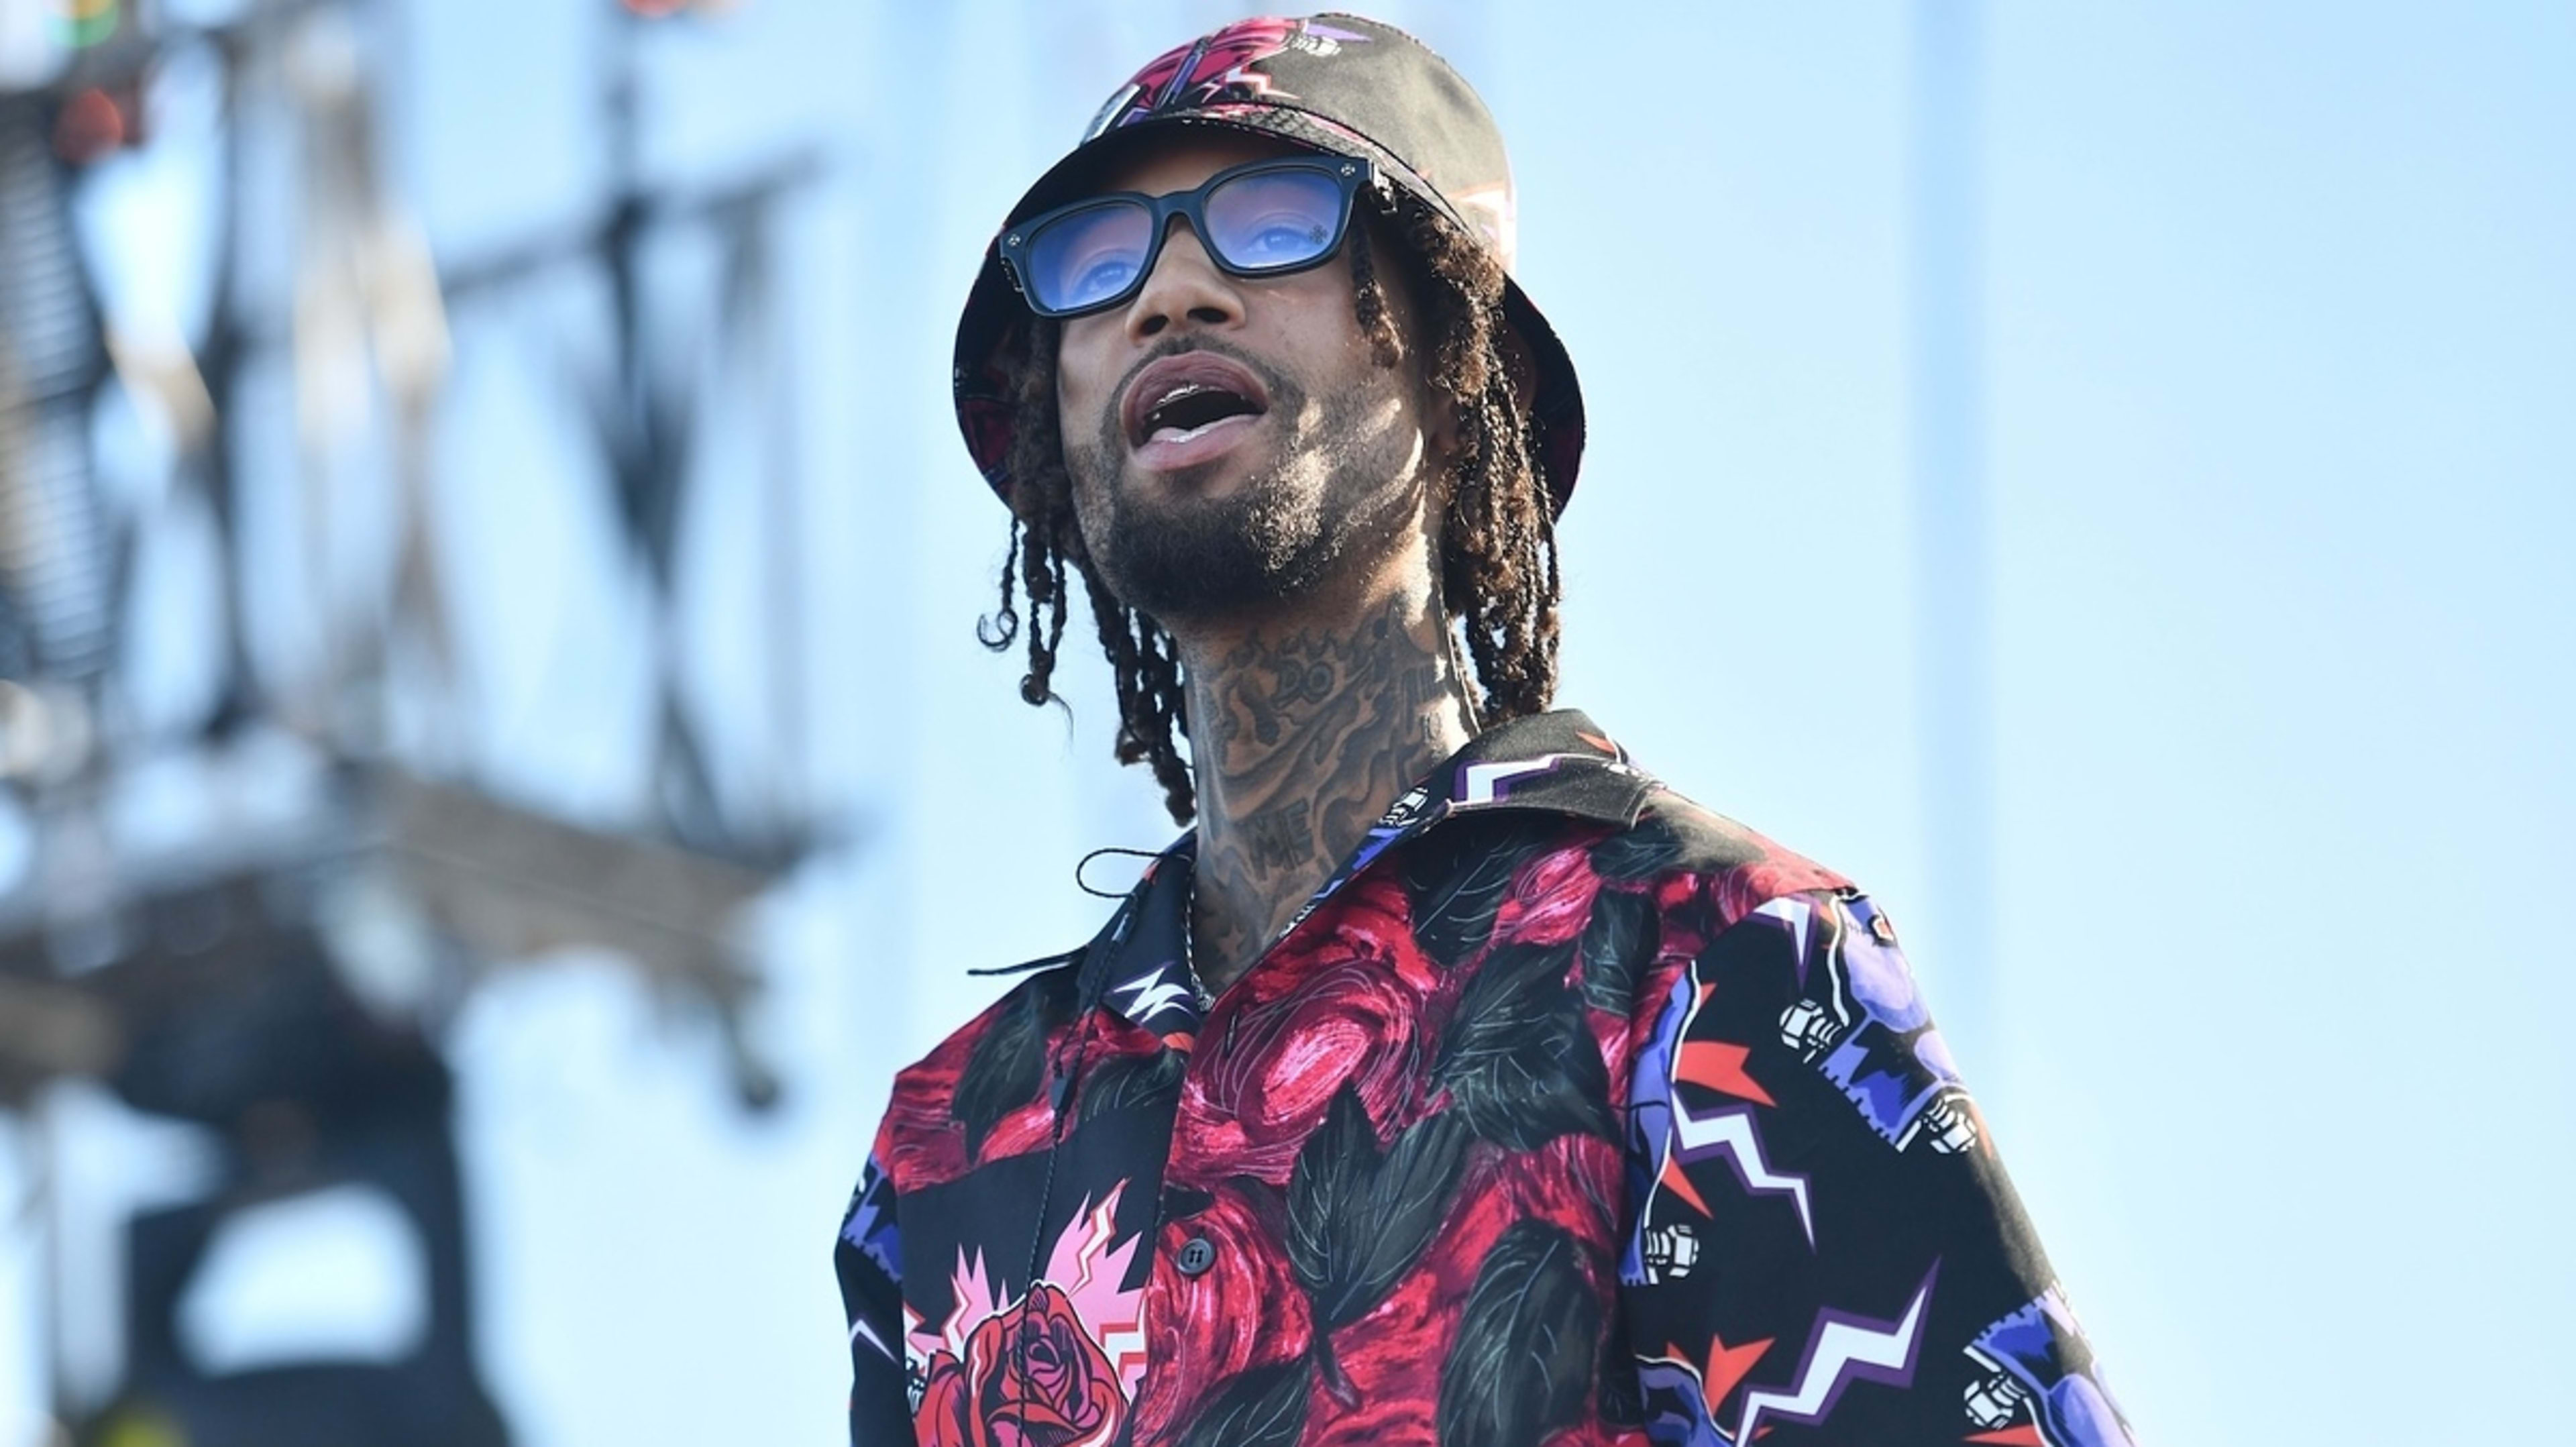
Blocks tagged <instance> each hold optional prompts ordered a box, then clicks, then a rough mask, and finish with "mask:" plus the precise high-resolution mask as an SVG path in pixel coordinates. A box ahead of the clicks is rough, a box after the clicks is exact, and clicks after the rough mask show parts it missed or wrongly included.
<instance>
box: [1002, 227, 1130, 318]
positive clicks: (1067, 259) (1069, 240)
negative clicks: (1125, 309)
mask: <svg viewBox="0 0 2576 1447" xmlns="http://www.w3.org/2000/svg"><path fill="white" fill-rule="evenodd" d="M1152 240H1153V218H1152V216H1151V215H1150V214H1149V213H1148V212H1147V211H1146V209H1145V208H1144V206H1142V205H1141V204H1139V203H1137V202H1134V201H1109V202H1104V203H1102V204H1101V205H1098V206H1093V207H1090V208H1087V209H1085V210H1081V211H1076V212H1073V213H1071V214H1070V215H1065V216H1059V217H1057V218H1055V219H1054V220H1052V221H1049V222H1047V223H1046V224H1045V225H1044V226H1042V227H1040V228H1038V230H1037V231H1035V232H1033V233H1032V234H1031V235H1030V236H1029V244H1028V258H1027V261H1026V266H1027V275H1026V277H1025V278H1024V279H1025V281H1026V282H1027V284H1028V288H1029V294H1030V295H1031V296H1032V297H1034V298H1035V299H1036V301H1037V303H1038V304H1039V305H1040V306H1043V307H1046V308H1047V309H1049V310H1051V311H1078V310H1080V309H1081V308H1083V307H1087V306H1097V305H1099V304H1100V303H1102V302H1105V301H1111V300H1114V299H1115V298H1116V297H1117V296H1118V294H1119V293H1120V292H1122V291H1125V290H1126V289H1127V288H1128V287H1130V286H1133V285H1135V283H1136V274H1137V272H1138V271H1139V270H1140V269H1141V268H1142V267H1143V266H1144V263H1145V248H1146V247H1147V246H1148V245H1149V244H1150V243H1151V242H1152Z"/></svg>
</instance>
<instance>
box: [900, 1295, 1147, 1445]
mask: <svg viewBox="0 0 2576 1447" xmlns="http://www.w3.org/2000/svg"><path fill="white" fill-rule="evenodd" d="M913 1423H914V1430H915V1431H917V1432H919V1433H920V1434H922V1436H921V1440H922V1441H924V1442H927V1443H930V1444H932V1447H1108V1444H1109V1442H1110V1441H1111V1439H1113V1438H1115V1437H1116V1436H1117V1435H1118V1431H1119V1429H1120V1428H1122V1427H1124V1426H1125V1425H1126V1424H1127V1397H1126V1394H1125V1393H1124V1392H1122V1391H1120V1390H1119V1387H1118V1373H1117V1372H1116V1370H1114V1369H1113V1368H1112V1367H1111V1366H1110V1364H1109V1357H1108V1354H1107V1353H1105V1352H1103V1351H1101V1349H1100V1346H1099V1344H1098V1343H1097V1342H1094V1341H1093V1340H1092V1339H1091V1336H1090V1334H1089V1333H1088V1332H1085V1331H1084V1330H1083V1328H1082V1319H1081V1318H1080V1317H1078V1316H1076V1315H1075V1314H1074V1310H1073V1303H1072V1302H1070V1301H1068V1300H1066V1299H1065V1295H1064V1293H1063V1292H1061V1291H1058V1290H1057V1289H1056V1288H1055V1287H1053V1286H1051V1285H1049V1284H1048V1283H1046V1282H1043V1281H1041V1282H1039V1283H1038V1284H1037V1285H1035V1286H1033V1287H1031V1288H1029V1295H1028V1300H1026V1301H1025V1302H1022V1303H1021V1304H1020V1305H1017V1306H1014V1307H1012V1308H1010V1309H1009V1310H1007V1311H1002V1312H997V1313H995V1314H994V1315H992V1316H988V1317H986V1318H984V1320H983V1321H981V1322H980V1323H978V1324H977V1325H976V1327H975V1333H974V1335H973V1336H970V1337H968V1338H967V1340H966V1359H965V1361H963V1362H960V1361H958V1360H957V1359H956V1358H955V1357H953V1356H950V1355H949V1354H948V1353H946V1352H934V1353H932V1354H931V1358H930V1380H929V1384H928V1386H927V1387H925V1388H924V1389H923V1391H922V1394H921V1407H920V1409H919V1410H918V1411H916V1412H915V1413H914V1414H913Z"/></svg>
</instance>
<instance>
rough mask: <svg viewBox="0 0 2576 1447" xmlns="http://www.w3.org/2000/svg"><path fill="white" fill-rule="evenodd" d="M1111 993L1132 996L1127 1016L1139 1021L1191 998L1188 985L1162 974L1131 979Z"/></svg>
mask: <svg viewBox="0 0 2576 1447" xmlns="http://www.w3.org/2000/svg"><path fill="white" fill-rule="evenodd" d="M1111 993H1113V994H1119V995H1126V996H1129V997H1130V1004H1129V1006H1128V1009H1127V1018H1128V1019H1130V1020H1137V1021H1143V1020H1147V1019H1150V1018H1152V1017H1153V1015H1154V1014H1155V1012H1157V1011H1161V1010H1169V1009H1171V1008H1173V1007H1174V1006H1176V1005H1180V1004H1184V1003H1186V1002H1187V1001H1188V1000H1189V998H1190V990H1189V987H1188V986H1187V985H1184V984H1182V983H1180V982H1179V981H1177V980H1174V979H1173V978H1171V977H1170V976H1168V975H1162V974H1153V975H1147V976H1145V977H1144V978H1143V979H1139V980H1131V981H1129V982H1128V983H1126V984H1124V985H1120V986H1118V987H1117V988H1116V989H1115V990H1114V991H1112V992H1111Z"/></svg>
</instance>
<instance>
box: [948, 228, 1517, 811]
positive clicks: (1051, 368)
mask: <svg viewBox="0 0 2576 1447" xmlns="http://www.w3.org/2000/svg"><path fill="white" fill-rule="evenodd" d="M1394 224H1395V226H1397V227H1399V228H1400V239H1401V240H1402V241H1403V242H1404V243H1405V247H1404V251H1405V254H1404V256H1403V257H1401V258H1400V261H1401V264H1404V265H1405V266H1406V269H1407V272H1408V275H1409V279H1410V280H1411V281H1412V282H1413V286H1412V292H1413V294H1414V296H1415V297H1417V298H1418V299H1419V302H1420V312H1421V323H1422V330H1423V336H1424V338H1425V339H1426V340H1427V342H1428V346H1427V347H1426V348H1425V354H1426V355H1427V356H1428V358H1429V371H1428V380H1429V382H1430V386H1431V389H1432V392H1433V393H1434V395H1435V398H1436V399H1437V400H1439V401H1442V402H1445V403H1447V404H1448V405H1449V406H1450V407H1451V408H1452V409H1454V410H1455V412H1456V415H1457V418H1458V450H1457V453H1456V455H1455V457H1454V458H1453V459H1452V461H1451V466H1450V472H1449V478H1448V488H1447V497H1446V505H1445V511H1444V512H1443V514H1442V519H1441V528H1440V587H1441V596H1442V598H1443V600H1444V602H1445V603H1446V604H1447V605H1448V606H1449V607H1450V608H1451V609H1452V610H1453V612H1454V615H1455V617H1454V621H1455V623H1456V625H1457V626H1458V628H1459V629H1460V631H1461V633H1462V634H1463V636H1464V638H1465V640H1466V644H1467V653H1468V656H1469V657H1470V658H1471V659H1473V660H1474V663H1475V673H1476V685H1477V689H1476V691H1477V695H1478V696H1477V702H1476V711H1477V714H1478V715H1479V716H1480V717H1482V718H1484V719H1486V720H1488V721H1489V722H1500V721H1503V720H1506V719H1514V718H1520V717H1524V716H1526V715H1529V714H1533V713H1537V712H1539V711H1541V710H1542V709H1545V708H1546V707H1547V706H1548V700H1549V698H1550V696H1551V695H1553V694H1554V692H1555V691H1556V649H1557V598H1558V593H1559V591H1560V577H1559V574H1558V571H1557V556H1556V524H1555V511H1554V509H1553V507H1552V506H1551V505H1550V503H1549V499H1548V495H1547V484H1546V481H1545V479H1544V478H1542V477H1541V475H1540V473H1539V470H1538V465H1537V461H1536V459H1537V455H1538V445H1537V440H1536V439H1535V438H1534V437H1533V436H1532V434H1531V428H1530V421H1529V418H1528V415H1527V413H1526V412H1525V410H1524V409H1523V407H1522V405H1521V402H1520V398H1519V396H1518V394H1517V392H1516V391H1515V388H1514V385H1513V381H1514V378H1513V371H1512V358H1511V356H1510V354H1509V351H1508V346H1507V337H1508V332H1507V331H1506V330H1505V325H1504V319H1503V268H1502V265H1501V263H1500V262H1498V261H1496V260H1495V259H1494V256H1493V254H1492V253H1491V252H1489V251H1487V250H1486V249H1485V248H1483V247H1482V246H1479V245H1477V244H1476V243H1474V242H1472V241H1470V240H1469V239H1467V238H1466V237H1465V236H1464V235H1461V234H1460V233H1459V232H1457V231H1456V230H1454V229H1452V228H1451V227H1450V226H1448V225H1447V224H1445V223H1444V222H1442V221H1441V220H1439V219H1438V218H1437V217H1435V216H1433V215H1432V214H1430V213H1429V212H1428V211H1425V210H1423V209H1421V208H1419V207H1410V206H1408V207H1406V208H1405V209H1404V211H1403V212H1402V214H1401V216H1400V217H1399V218H1398V219H1397V220H1396V222H1395V223H1394ZM1369 231H1370V228H1369V227H1368V226H1366V225H1361V226H1355V227H1353V228H1351V234H1350V238H1349V240H1348V242H1347V243H1346V245H1347V246H1348V248H1349V250H1350V257H1351V277H1352V283H1353V288H1352V289H1353V292H1354V297H1355V300H1354V310H1355V311H1356V313H1357V320H1358V322H1359V327H1360V332H1361V335H1363V336H1365V337H1367V338H1368V339H1369V343H1370V348H1371V350H1372V352H1373V353H1374V354H1375V356H1376V358H1377V361H1378V364H1379V365H1380V366H1388V367H1391V366H1394V365H1396V363H1397V361H1398V360H1399V359H1400V357H1401V355H1402V354H1401V352H1400V351H1399V347H1398V341H1397V338H1396V334H1395V322H1394V319H1393V318H1392V317H1391V316H1389V315H1388V312H1387V305H1386V293H1385V289H1384V288H1383V286H1381V284H1380V283H1379V280H1378V275H1377V260H1376V258H1375V257H1374V256H1373V255H1372V250H1373V248H1372V247H1371V245H1370V243H1369ZM1061 337H1062V330H1061V324H1060V323H1058V322H1056V321H1053V320H1051V319H1048V318H1044V317H1035V318H1031V319H1030V322H1029V325H1028V328H1027V332H1026V335H1025V337H1024V341H1023V347H1024V350H1023V351H1022V353H1021V355H1020V356H1019V358H1018V359H1017V361H1016V364H1015V366H1014V369H1013V371H1014V376H1013V385H1012V390H1011V456H1010V464H1009V465H1010V476H1011V514H1012V515H1011V541H1010V550H1009V552H1008V553H1007V554H1006V555H1005V556H1004V558H1003V561H1002V572H1001V595H1002V596H1001V606H1000V607H999V608H998V609H996V610H995V611H994V612H993V613H992V614H990V615H988V616H987V617H985V618H983V619H981V620H979V621H978V623H977V625H976V636H977V637H978V638H979V639H980V640H982V642H983V644H984V646H985V647H987V648H990V649H992V650H994V651H995V652H997V653H998V652H1002V651H1004V650H1006V649H1008V648H1010V647H1011V646H1012V645H1013V643H1014V642H1018V641H1021V639H1022V634H1023V632H1024V631H1025V635H1026V637H1025V642H1026V646H1027V649H1028V661H1029V667H1028V672H1027V673H1026V674H1024V675H1022V676H1021V679H1020V697H1021V698H1022V699H1024V700H1026V701H1027V702H1029V703H1031V704H1037V705H1043V704H1047V703H1051V702H1056V701H1057V699H1056V693H1055V687H1054V678H1055V667H1056V650H1057V645H1058V644H1060V643H1061V642H1062V641H1063V638H1064V625H1065V613H1066V608H1067V603H1066V598H1065V593H1066V572H1067V569H1068V567H1070V569H1071V570H1072V571H1073V572H1076V573H1079V574H1080V575H1081V577H1082V591H1083V593H1084V595H1085V596H1087V597H1088V598H1089V599H1090V600H1091V612H1092V618H1093V621H1094V622H1095V623H1096V624H1097V625H1098V627H1099V630H1100V643H1101V647H1102V648H1103V649H1104V650H1105V651H1106V652H1107V653H1108V655H1109V666H1110V669H1111V671H1112V673H1113V674H1114V675H1115V678H1116V683H1117V689H1118V737H1117V748H1116V752H1117V756H1118V762H1120V763H1122V764H1136V763H1142V764H1146V765H1149V766H1150V767H1151V768H1152V769H1153V771H1154V779H1155V782H1157V783H1159V784H1161V785H1162V786H1163V802H1164V804H1165V806H1166V807H1167V808H1169V809H1170V810H1171V814H1172V819H1173V821H1174V822H1176V823H1182V824H1186V823H1188V822H1189V821H1190V819H1191V818H1192V817H1193V816H1194V815H1195V814H1196V812H1197V799H1196V797H1195V795H1194V793H1193V792H1192V790H1191V787H1190V773H1189V768H1188V766H1187V765H1185V764H1184V763H1183V762H1182V761H1181V754H1180V744H1179V735H1180V733H1181V731H1182V690H1181V657H1180V650H1179V647H1178V645H1177V644H1176V643H1175V642H1174V641H1173V639H1172V636H1171V634H1169V633H1167V632H1165V631H1164V629H1163V627H1162V625H1161V624H1159V623H1156V622H1155V621H1154V620H1153V619H1151V618H1149V617H1147V616H1145V615H1144V614H1142V613H1139V612H1137V611H1136V610H1134V609H1132V608H1129V607H1127V606H1126V605H1124V604H1122V603H1120V602H1119V601H1118V599H1117V596H1116V595H1115V594H1113V593H1112V592H1110V590H1109V587H1108V585H1107V584H1106V583H1105V582H1104V581H1103V580H1102V579H1101V577H1100V574H1099V571H1098V570H1097V568H1095V567H1094V565H1093V563H1092V561H1091V554H1090V552H1089V550H1088V549H1087V548H1086V547H1085V546H1084V543H1083V540H1082V530H1081V528H1080V526H1079V525H1078V523H1077V521H1076V519H1075V516H1074V507H1073V483H1072V479H1071V477H1070V476H1069V475H1068V474H1067V472H1066V471H1065V465H1064V446H1063V435H1062V433H1061V431H1060V427H1059V421H1058V418H1057V413H1056V400H1055V389H1056V348H1057V343H1058V341H1059V340H1061ZM1023 595H1024V596H1025V597H1026V600H1027V609H1028V612H1027V616H1026V618H1025V620H1024V619H1023V617H1022V614H1021V612H1020V602H1019V600H1020V598H1021V597H1022V596H1023ZM1024 622H1025V629H1024V628H1023V623H1024Z"/></svg>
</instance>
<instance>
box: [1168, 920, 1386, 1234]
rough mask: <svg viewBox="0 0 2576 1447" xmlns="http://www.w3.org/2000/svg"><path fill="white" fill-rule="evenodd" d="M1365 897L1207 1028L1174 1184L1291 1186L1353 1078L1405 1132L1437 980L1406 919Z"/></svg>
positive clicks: (1188, 1092) (1246, 983)
mask: <svg viewBox="0 0 2576 1447" xmlns="http://www.w3.org/2000/svg"><path fill="white" fill-rule="evenodd" d="M1374 902H1375V901H1373V900H1370V899H1369V898H1368V897H1367V896H1365V895H1363V896H1362V897H1361V898H1359V899H1355V900H1354V901H1353V903H1352V906H1351V907H1350V908H1348V909H1347V910H1346V911H1345V916H1346V917H1345V920H1344V922H1343V924H1342V925H1341V927H1340V928H1337V929H1334V930H1332V931H1330V932H1328V933H1323V934H1319V935H1317V936H1315V937H1313V939H1312V940H1311V942H1292V943H1291V944H1290V946H1288V947H1287V949H1288V952H1289V953H1288V956H1287V957H1284V958H1277V959H1273V960H1271V961H1269V962H1267V963H1265V964H1264V965H1263V966H1262V967H1261V968H1260V969H1258V970H1255V971H1254V972H1252V973H1251V974H1250V975H1247V976H1245V977H1244V979H1243V980H1242V981H1241V982H1240V983H1239V984H1237V985H1236V987H1235V988H1234V990H1232V991H1230V992H1229V993H1228V995H1227V997H1226V998H1225V999H1224V1000H1222V1001H1220V1002H1219V1004H1218V1006H1217V1009H1216V1011H1215V1012H1214V1013H1212V1014H1211V1015H1210V1016H1209V1018H1208V1022H1207V1025H1206V1027H1205V1028H1204V1029H1202V1030H1201V1031H1200V1034H1199V1040H1200V1042H1201V1043H1200V1046H1199V1060H1198V1062H1197V1065H1196V1068H1194V1069H1193V1070H1192V1071H1191V1072H1190V1075H1189V1077H1188V1080H1187V1083H1186V1084H1184V1085H1183V1087H1182V1092H1181V1108H1180V1117H1179V1120H1178V1121H1177V1122H1176V1124H1175V1137H1174V1146H1173V1150H1172V1162H1171V1166H1170V1172H1171V1179H1172V1180H1173V1181H1175V1182H1176V1183H1178V1184H1183V1185H1207V1186H1212V1185H1214V1184H1215V1183H1217V1182H1219V1181H1222V1180H1224V1179H1225V1178H1226V1177H1228V1176H1233V1175H1247V1176H1255V1177H1258V1178H1260V1179H1262V1180H1264V1181H1268V1182H1269V1183H1270V1184H1272V1185H1274V1186H1275V1185H1284V1184H1286V1182H1287V1180H1288V1169H1289V1167H1290V1166H1291V1165H1293V1164H1295V1162H1296V1159H1297V1151H1298V1148H1299V1147H1301V1146H1303V1145H1304V1144H1305V1143H1306V1137H1307V1136H1309V1135H1311V1134H1313V1133H1314V1129H1315V1127H1316V1126H1317V1125H1318V1124H1320V1123H1321V1122H1322V1120H1323V1118H1324V1107H1325V1106H1326V1105H1327V1104H1329V1103H1330V1102H1331V1101H1332V1098H1333V1095H1334V1093H1335V1092H1336V1091H1339V1090H1340V1089H1341V1088H1342V1085H1343V1083H1344V1082H1346V1081H1347V1082H1349V1083H1350V1084H1351V1085H1352V1086H1353V1087H1354V1088H1355V1089H1357V1090H1358V1091H1359V1096H1360V1102H1361V1104H1363V1105H1365V1106H1367V1107H1368V1112H1369V1118H1370V1119H1371V1120H1373V1121H1376V1122H1378V1123H1379V1124H1380V1126H1381V1127H1382V1128H1386V1129H1394V1128H1397V1126H1398V1124H1399V1123H1400V1122H1401V1121H1402V1120H1404V1119H1405V1118H1406V1117H1407V1115H1408V1113H1409V1112H1410V1111H1411V1109H1412V1108H1413V1106H1414V1104H1415V1102H1414V1101H1413V1100H1411V1099H1410V1091H1411V1089H1412V1087H1413V1085H1414V1084H1415V1083H1416V1082H1417V1081H1418V1079H1419V1077H1420V1076H1421V1074H1422V1071H1421V1061H1420V1060H1419V1059H1417V1058H1416V1052H1417V1050H1418V1048H1419V1047H1418V1044H1417V1041H1418V1039H1419V1036H1420V1033H1421V1018H1420V1017H1421V1013H1422V1004H1423V999H1424V996H1425V994H1426V993H1427V992H1428V991H1429V989H1430V988H1431V986H1432V984H1433V983H1434V981H1433V978H1432V975H1431V972H1430V969H1429V967H1428V966H1427V965H1425V964H1424V963H1423V961H1422V958H1421V951H1420V949H1419V948H1418V947H1417V946H1416V945H1415V944H1414V942H1413V936H1412V934H1411V932H1410V931H1408V930H1407V929H1406V928H1405V926H1404V924H1403V922H1402V920H1401V918H1400V917H1398V916H1396V915H1393V914H1389V913H1386V912H1383V911H1381V910H1378V909H1373V908H1369V907H1367V906H1368V905H1369V904H1370V903H1374Z"/></svg>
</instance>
